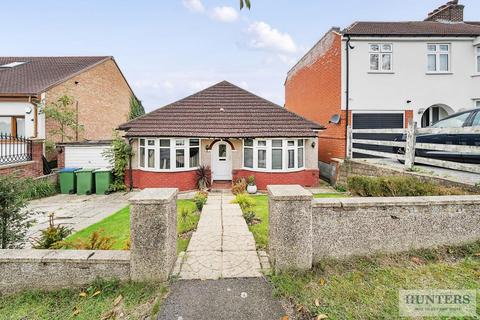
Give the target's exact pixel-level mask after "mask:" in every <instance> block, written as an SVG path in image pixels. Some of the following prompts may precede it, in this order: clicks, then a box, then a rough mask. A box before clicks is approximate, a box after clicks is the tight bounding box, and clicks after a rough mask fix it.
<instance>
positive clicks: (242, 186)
mask: <svg viewBox="0 0 480 320" xmlns="http://www.w3.org/2000/svg"><path fill="white" fill-rule="evenodd" d="M245 191H247V182H246V181H245V178H240V179H237V181H235V183H234V184H233V187H232V193H233V194H234V195H237V194H242V193H245Z"/></svg>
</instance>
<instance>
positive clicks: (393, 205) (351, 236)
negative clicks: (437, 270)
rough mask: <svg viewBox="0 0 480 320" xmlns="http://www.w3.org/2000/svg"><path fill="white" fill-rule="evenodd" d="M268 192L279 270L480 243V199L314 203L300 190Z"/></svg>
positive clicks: (274, 260) (273, 252)
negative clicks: (338, 259) (324, 261)
mask: <svg viewBox="0 0 480 320" xmlns="http://www.w3.org/2000/svg"><path fill="white" fill-rule="evenodd" d="M268 190H269V210H270V218H269V219H270V244H269V246H270V253H271V259H272V263H273V264H274V266H275V270H288V269H303V270H305V269H309V268H311V266H312V264H313V263H316V262H319V261H320V260H321V259H323V258H341V259H342V258H348V257H351V256H365V255H371V254H376V253H394V252H401V251H407V250H410V249H421V248H434V247H437V246H441V245H460V244H463V243H467V242H472V241H476V240H479V239H480V228H479V226H480V196H478V195H471V196H442V197H395V198H393V197H392V198H390V197H389V198H332V199H313V197H312V196H311V195H310V196H308V195H307V193H306V190H305V189H303V188H301V187H300V186H269V187H268ZM310 230H311V232H310ZM310 246H311V247H310Z"/></svg>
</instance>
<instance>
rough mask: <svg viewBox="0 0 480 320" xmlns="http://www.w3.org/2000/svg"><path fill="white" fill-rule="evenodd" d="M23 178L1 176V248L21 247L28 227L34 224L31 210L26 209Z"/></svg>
mask: <svg viewBox="0 0 480 320" xmlns="http://www.w3.org/2000/svg"><path fill="white" fill-rule="evenodd" d="M23 191H24V190H23V180H22V179H18V177H15V176H11V175H6V176H0V248H1V249H16V248H21V247H22V246H23V245H22V242H23V241H25V238H26V234H27V230H28V228H30V226H31V225H32V223H33V221H32V220H31V219H30V218H31V215H32V214H31V212H28V211H26V210H24V209H25V206H26V205H27V202H26V200H25V198H24V197H23Z"/></svg>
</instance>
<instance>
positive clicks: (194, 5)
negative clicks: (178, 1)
mask: <svg viewBox="0 0 480 320" xmlns="http://www.w3.org/2000/svg"><path fill="white" fill-rule="evenodd" d="M182 3H183V6H184V7H185V8H187V9H188V10H190V11H192V12H198V13H203V12H205V7H204V6H203V3H202V1H201V0H182Z"/></svg>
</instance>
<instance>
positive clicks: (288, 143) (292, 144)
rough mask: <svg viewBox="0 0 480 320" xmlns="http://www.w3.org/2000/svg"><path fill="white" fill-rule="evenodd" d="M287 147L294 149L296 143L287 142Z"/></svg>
mask: <svg viewBox="0 0 480 320" xmlns="http://www.w3.org/2000/svg"><path fill="white" fill-rule="evenodd" d="M287 146H289V147H294V146H295V141H292V140H289V141H287Z"/></svg>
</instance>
